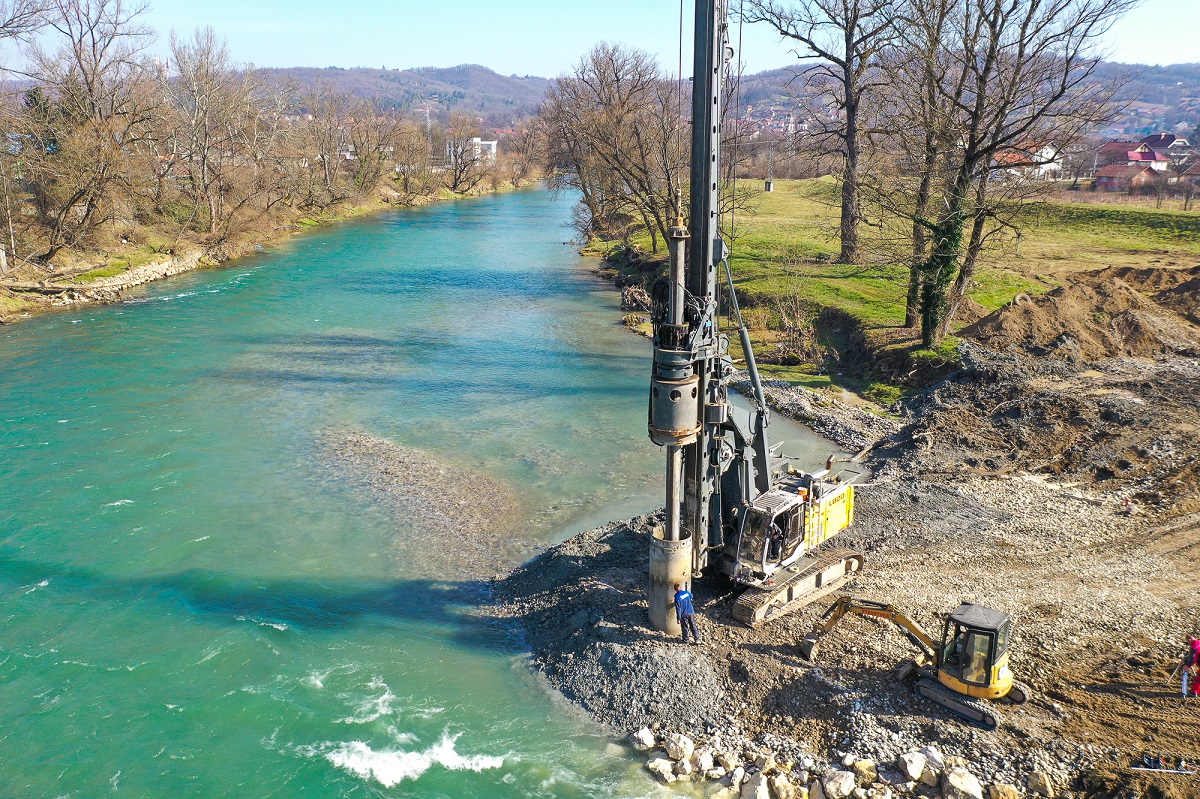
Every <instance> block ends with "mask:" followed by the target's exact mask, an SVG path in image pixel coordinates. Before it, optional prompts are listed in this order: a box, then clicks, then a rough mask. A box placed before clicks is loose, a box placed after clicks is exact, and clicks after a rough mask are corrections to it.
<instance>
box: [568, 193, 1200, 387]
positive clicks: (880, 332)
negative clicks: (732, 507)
mask: <svg viewBox="0 0 1200 799" xmlns="http://www.w3.org/2000/svg"><path fill="white" fill-rule="evenodd" d="M757 185H758V186H759V187H761V184H757ZM1064 196H1065V195H1064ZM752 206H753V207H752V209H751V211H750V212H749V213H742V214H739V216H738V218H737V220H736V228H735V235H734V239H733V242H732V257H731V259H730V263H731V267H732V270H733V276H734V284H735V285H736V287H737V289H738V294H739V297H740V298H741V299H742V302H743V305H744V306H745V307H744V313H745V316H746V320H747V323H748V325H749V327H750V329H751V338H752V340H753V341H754V343H755V346H756V351H757V352H758V354H759V356H760V358H761V359H762V360H764V361H767V363H763V364H762V371H763V373H764V375H766V376H769V377H772V378H776V379H784V380H788V381H789V382H792V383H795V384H799V385H805V386H808V387H815V388H821V387H827V388H828V387H834V386H841V387H845V388H848V389H850V390H852V391H856V392H859V393H863V394H865V395H867V396H868V397H871V398H873V399H875V400H878V401H881V402H884V403H887V402H888V401H890V400H892V399H894V398H895V397H897V396H899V389H898V388H897V387H896V386H897V385H899V384H900V383H902V382H903V379H902V378H903V375H904V374H905V373H907V372H910V371H911V370H912V369H914V368H915V369H918V370H928V371H931V372H934V373H936V372H937V371H938V370H939V368H944V367H945V366H946V365H947V363H948V362H951V361H953V359H954V357H955V355H954V348H955V346H956V343H957V342H956V340H955V339H954V337H951V338H950V339H949V340H948V341H947V343H946V345H945V346H943V347H942V348H941V349H939V350H938V351H936V352H934V351H929V350H922V349H921V348H920V346H919V343H918V340H917V337H916V335H915V333H914V332H913V331H909V330H906V329H905V328H903V327H902V325H903V322H904V302H905V295H906V291H907V281H908V269H907V268H906V267H905V266H903V265H901V264H898V263H886V262H885V261H884V260H883V259H882V258H878V259H877V260H876V262H875V263H865V264H855V265H849V264H838V263H834V262H833V259H834V258H835V257H836V255H837V250H838V246H837V223H838V207H837V196H836V194H835V193H834V191H833V184H832V182H830V181H828V180H825V179H821V180H810V181H776V182H775V191H774V192H772V193H769V194H767V193H762V192H760V193H758V194H757V195H756V196H755V197H754V199H753V202H752ZM880 230H881V229H880V228H879V227H870V226H868V227H866V228H865V229H864V235H865V236H867V237H868V238H869V239H872V240H871V242H870V247H871V248H874V249H876V250H882V249H884V241H883V238H884V236H885V235H886V233H885V232H884V233H881V232H880ZM635 244H637V245H638V246H639V247H641V248H643V249H647V248H648V245H649V240H648V239H646V240H645V241H636V242H635ZM612 246H613V245H612V244H611V243H597V244H596V245H593V247H592V248H591V251H592V252H596V253H597V254H603V253H604V252H607V251H609V250H611V249H612ZM651 260H652V261H653V260H654V258H653V257H651ZM1197 262H1200V213H1197V212H1187V213H1185V212H1180V211H1161V210H1155V209H1152V208H1138V207H1125V206H1113V205H1110V204H1101V203H1089V202H1077V201H1071V200H1067V199H1055V200H1054V201H1052V202H1046V203H1040V204H1038V205H1037V206H1036V207H1035V208H1031V213H1030V215H1029V219H1028V222H1027V226H1026V228H1025V229H1024V230H1023V231H1022V234H1021V236H1020V239H1019V240H1018V239H1017V238H1016V237H1012V238H1011V239H1010V240H1009V241H1007V242H1006V243H1005V244H1004V245H1003V246H1002V247H1000V248H998V249H997V250H995V251H993V252H991V253H989V254H988V255H987V256H986V257H985V258H984V260H983V262H982V264H981V266H980V268H979V270H978V272H977V275H976V280H975V286H974V287H973V288H972V290H971V291H970V294H969V297H970V299H971V300H973V301H974V302H975V303H977V305H976V306H974V307H973V312H972V309H966V310H965V312H964V313H963V314H962V315H961V317H960V318H959V320H958V325H957V327H958V328H961V327H962V326H963V325H965V324H969V323H970V322H972V321H974V320H975V319H976V318H978V316H980V315H981V314H984V313H989V312H991V311H994V310H997V309H998V308H1000V307H1002V306H1004V305H1005V304H1006V303H1008V302H1010V301H1012V299H1013V297H1014V296H1015V295H1017V294H1020V293H1026V294H1030V295H1037V294H1042V293H1044V292H1047V291H1049V290H1051V289H1053V288H1054V287H1056V286H1059V285H1062V284H1064V283H1066V282H1070V280H1071V279H1072V278H1071V276H1072V274H1073V273H1076V272H1079V271H1084V270H1092V269H1101V268H1104V267H1108V266H1174V265H1184V264H1194V263H1197ZM605 271H606V272H607V273H608V274H609V275H610V276H612V277H614V278H615V279H617V280H618V281H619V282H622V283H640V282H647V283H648V282H651V281H652V279H653V277H654V276H656V275H657V274H659V273H660V271H661V269H660V268H650V269H648V268H647V265H646V264H638V263H636V262H631V261H629V260H628V259H622V258H614V259H610V262H609V263H607V264H606V265H605ZM785 317H786V318H790V319H791V320H792V321H793V322H795V321H797V320H799V322H800V323H801V326H804V325H805V324H807V323H815V324H812V329H813V332H814V333H815V336H816V342H815V344H816V345H818V346H820V347H822V348H824V349H825V351H826V352H830V353H833V354H834V356H835V358H834V360H833V361H832V362H831V364H830V368H829V370H824V369H821V368H818V367H817V366H815V365H814V364H813V363H811V362H809V363H795V362H796V361H797V360H799V359H798V358H796V357H794V356H791V357H789V356H788V351H789V349H794V348H795V346H794V345H795V344H796V339H797V337H798V332H797V331H796V330H795V328H796V327H797V325H796V324H792V325H788V324H786V323H785ZM789 328H791V329H789ZM734 349H735V353H734V354H735V357H736V356H740V352H736V350H737V346H736V343H735V344H734ZM863 355H867V356H868V357H866V358H863V357H862V356H863ZM864 360H865V361H869V362H870V363H869V364H864V363H863V361H864ZM771 361H776V363H770V362H771ZM789 363H791V364H792V365H789ZM830 371H832V374H830V373H829V372H830ZM839 371H840V372H841V374H838V372H839Z"/></svg>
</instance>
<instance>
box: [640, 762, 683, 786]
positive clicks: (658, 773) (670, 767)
mask: <svg viewBox="0 0 1200 799" xmlns="http://www.w3.org/2000/svg"><path fill="white" fill-rule="evenodd" d="M646 770H647V771H649V772H650V773H651V774H653V775H654V777H655V779H657V780H658V781H659V782H662V783H665V784H667V785H670V784H671V783H673V782H675V780H676V779H677V778H676V776H675V763H674V762H673V761H672V760H670V759H668V758H665V757H652V758H650V759H649V760H647V761H646Z"/></svg>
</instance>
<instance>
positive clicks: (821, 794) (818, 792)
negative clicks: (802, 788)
mask: <svg viewBox="0 0 1200 799" xmlns="http://www.w3.org/2000/svg"><path fill="white" fill-rule="evenodd" d="M808 799H829V797H828V796H826V795H825V786H823V785H822V784H821V781H820V780H813V782H812V785H810V786H808Z"/></svg>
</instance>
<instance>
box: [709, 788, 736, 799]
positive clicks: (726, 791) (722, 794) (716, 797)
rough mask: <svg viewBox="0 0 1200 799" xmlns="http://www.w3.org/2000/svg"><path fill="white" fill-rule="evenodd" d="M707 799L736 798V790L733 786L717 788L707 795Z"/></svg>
mask: <svg viewBox="0 0 1200 799" xmlns="http://www.w3.org/2000/svg"><path fill="white" fill-rule="evenodd" d="M708 799H738V792H737V790H736V789H734V788H718V789H717V791H716V792H715V793H710V794H709V795H708Z"/></svg>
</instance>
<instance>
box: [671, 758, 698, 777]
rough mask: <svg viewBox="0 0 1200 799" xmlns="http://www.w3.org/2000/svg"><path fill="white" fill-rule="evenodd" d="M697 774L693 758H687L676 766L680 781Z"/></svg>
mask: <svg viewBox="0 0 1200 799" xmlns="http://www.w3.org/2000/svg"><path fill="white" fill-rule="evenodd" d="M695 773H696V767H695V766H693V765H692V761H691V758H687V757H685V758H684V759H683V760H680V761H679V762H677V763H676V764H675V774H676V776H678V777H679V778H680V779H687V778H689V777H691V776H692V775H693V774H695Z"/></svg>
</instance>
